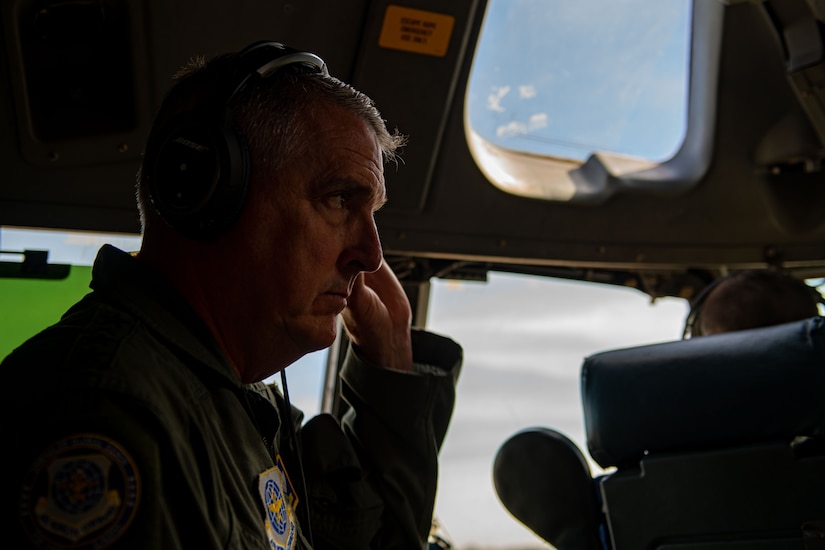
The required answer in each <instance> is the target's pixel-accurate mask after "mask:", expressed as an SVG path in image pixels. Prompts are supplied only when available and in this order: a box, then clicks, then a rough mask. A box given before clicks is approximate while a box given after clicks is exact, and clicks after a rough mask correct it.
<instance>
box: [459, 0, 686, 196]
mask: <svg viewBox="0 0 825 550" xmlns="http://www.w3.org/2000/svg"><path fill="white" fill-rule="evenodd" d="M691 4H692V3H691V0H673V1H668V2H660V1H657V0H621V1H614V0H582V1H577V2H547V1H546V0H520V1H511V0H490V2H489V3H488V5H487V12H486V15H485V19H484V24H483V27H482V30H481V34H480V37H479V41H478V45H477V48H476V53H475V58H474V63H473V68H472V72H471V75H470V83H469V88H468V93H467V102H466V106H465V107H466V111H465V117H466V123H467V131H468V141H469V143H470V147H471V150H472V151H473V155H474V156H475V158H476V160H477V162H478V163H479V165H480V166H481V167H482V170H484V171H485V173H486V174H487V175H488V177H489V178H490V179H491V181H492V182H493V183H494V184H496V185H500V186H503V187H505V188H506V190H509V191H511V192H514V193H516V194H531V193H530V192H520V190H519V189H518V188H517V187H516V188H515V189H514V188H513V186H512V185H508V183H509V182H507V181H502V180H503V179H504V180H506V178H501V177H500V176H501V175H503V174H506V173H508V172H511V171H512V170H511V169H510V168H511V167H510V166H509V165H508V166H507V169H503V168H501V167H500V166H499V164H498V163H500V162H501V161H502V159H501V156H502V155H506V154H507V153H516V154H521V155H528V157H524V156H522V157H520V159H521V161H522V162H523V163H533V164H534V166H533V168H532V170H529V172H531V173H533V174H534V176H535V177H536V178H541V179H542V180H543V181H542V182H541V186H540V187H544V188H545V196H544V197H543V198H550V199H571V198H573V195H575V190H574V189H573V187H574V186H575V180H576V177H572V178H571V179H572V180H573V182H572V184H570V185H572V186H573V187H570V186H568V187H569V192H567V193H565V192H561V188H563V187H564V186H563V185H562V184H561V183H559V184H558V185H557V186H555V187H553V186H552V185H551V184H550V182H548V181H547V180H548V179H550V178H554V177H558V178H564V176H565V175H569V174H568V172H569V171H570V170H574V169H575V168H576V167H578V166H579V165H580V164H581V163H582V162H584V161H586V160H587V159H588V158H590V157H591V156H592V155H594V154H600V155H602V156H603V157H604V158H607V159H610V158H611V157H613V159H612V160H611V161H608V167H609V168H610V169H611V170H613V171H614V172H615V173H614V174H613V175H615V176H620V175H622V174H624V173H627V172H632V171H635V170H640V169H646V168H649V167H651V166H653V165H655V164H658V163H661V162H664V161H667V160H668V159H671V158H672V157H674V155H675V154H676V153H677V152H678V150H679V149H680V147H681V146H682V144H683V142H684V139H685V135H686V129H687V105H688V92H689V90H688V84H689V72H690V71H689V68H690V41H691V16H692V5H691ZM514 29H518V32H514ZM537 157H538V160H540V159H542V158H547V157H549V158H552V159H554V160H556V161H557V162H558V163H560V164H557V165H556V167H555V168H556V169H555V170H554V169H553V167H551V166H549V165H548V166H544V167H542V166H540V165H535V163H536V162H537ZM511 160H512V159H511ZM512 162H513V163H515V162H517V161H516V160H512ZM610 162H612V165H611V164H610ZM559 168H561V169H559ZM517 179H519V180H521V181H524V179H525V177H524V171H522V174H520V177H519V178H517ZM548 186H550V187H548ZM533 187H534V188H535V187H536V186H535V185H534V186H533ZM521 191H524V189H522V190H521ZM532 194H534V195H538V196H541V192H538V193H536V192H533V193H532ZM579 195H580V196H581V193H579Z"/></svg>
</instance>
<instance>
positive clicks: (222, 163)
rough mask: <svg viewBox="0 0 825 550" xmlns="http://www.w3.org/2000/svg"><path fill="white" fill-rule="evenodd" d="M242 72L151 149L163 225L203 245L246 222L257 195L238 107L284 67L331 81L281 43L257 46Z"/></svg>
mask: <svg viewBox="0 0 825 550" xmlns="http://www.w3.org/2000/svg"><path fill="white" fill-rule="evenodd" d="M234 63H235V65H236V67H237V68H236V70H235V71H234V72H233V73H232V74H231V75H230V77H229V78H228V79H227V80H226V81H225V82H223V83H220V85H218V86H216V87H215V88H216V89H215V90H212V91H211V92H210V93H208V94H207V96H206V98H205V99H204V100H203V101H200V102H199V104H198V106H197V107H195V109H194V110H192V111H189V112H187V113H185V114H182V115H179V116H175V117H174V118H173V119H172V120H170V121H169V122H168V123H167V124H164V125H163V127H162V128H160V129H158V130H157V134H156V135H154V136H153V138H152V139H151V140H150V143H149V144H148V145H147V150H146V159H145V162H144V170H146V174H145V178H146V182H147V183H148V187H149V197H150V200H151V202H152V204H153V206H154V208H155V210H156V211H157V213H158V214H159V215H160V217H161V218H162V219H163V220H164V221H165V222H166V223H168V224H169V225H170V226H172V227H173V228H175V229H176V230H177V231H178V232H180V233H182V234H183V235H186V236H187V237H190V238H192V239H195V240H214V239H216V238H217V237H219V236H220V235H221V234H223V233H224V232H225V231H226V230H228V229H229V228H230V227H231V226H232V224H234V223H235V221H236V220H237V218H238V217H239V216H240V213H241V209H242V207H243V204H244V201H245V199H246V195H247V190H248V187H249V172H250V160H249V153H248V150H247V143H246V139H245V138H244V136H243V135H242V134H241V132H240V131H239V129H238V128H237V127H236V125H235V123H234V120H233V116H232V110H231V109H230V104H231V103H232V100H233V99H235V98H236V97H238V95H239V94H240V93H241V92H243V91H244V90H246V89H248V88H249V87H250V86H252V85H255V84H256V83H258V82H260V81H261V80H264V79H266V78H269V77H271V76H272V75H274V74H276V73H277V72H278V71H279V70H281V69H283V68H284V67H288V66H289V67H298V68H299V69H298V70H302V71H305V72H307V73H314V74H322V75H325V76H326V75H329V72H328V70H327V66H326V63H325V62H324V61H323V60H322V59H321V58H320V57H318V56H317V55H315V54H313V53H309V52H304V51H300V50H296V49H293V48H290V47H288V46H285V45H284V44H282V43H280V42H270V41H261V42H255V43H253V44H251V45H249V46H247V47H246V48H244V49H243V50H241V51H240V52H239V53H238V57H237V59H236V60H235V61H234Z"/></svg>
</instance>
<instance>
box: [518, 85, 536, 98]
mask: <svg viewBox="0 0 825 550" xmlns="http://www.w3.org/2000/svg"><path fill="white" fill-rule="evenodd" d="M518 96H519V97H520V98H522V99H531V98H534V97H536V87H535V86H534V85H532V84H523V85H521V86H519V87H518Z"/></svg>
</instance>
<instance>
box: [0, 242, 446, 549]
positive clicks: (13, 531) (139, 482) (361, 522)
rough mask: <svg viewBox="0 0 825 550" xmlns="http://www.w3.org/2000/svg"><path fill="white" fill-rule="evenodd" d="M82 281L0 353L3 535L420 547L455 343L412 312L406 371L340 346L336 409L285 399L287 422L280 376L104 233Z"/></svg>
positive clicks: (155, 545) (71, 540)
mask: <svg viewBox="0 0 825 550" xmlns="http://www.w3.org/2000/svg"><path fill="white" fill-rule="evenodd" d="M91 287H92V289H93V292H92V293H90V294H88V295H87V296H86V297H84V298H83V299H82V300H81V301H80V302H78V303H77V304H76V305H75V306H73V307H72V308H71V309H70V310H69V311H68V312H67V313H66V314H65V315H64V316H63V318H62V319H61V320H60V322H59V323H57V324H56V325H55V326H53V327H50V328H48V329H46V330H44V331H43V332H41V333H40V334H38V335H36V336H35V337H33V338H32V339H30V340H29V341H28V342H26V343H24V344H23V345H22V346H20V347H19V348H18V349H16V350H15V351H14V352H12V353H11V354H10V355H9V356H8V357H7V358H6V359H5V360H4V361H3V363H2V365H0V369H2V370H0V372H2V377H3V380H4V381H5V384H4V386H3V387H4V390H3V394H4V395H3V399H2V400H0V402H2V403H3V404H2V412H3V418H4V419H5V420H4V425H3V428H2V432H3V436H4V437H3V441H4V446H5V448H6V449H7V451H6V453H5V455H6V458H7V459H9V460H10V462H11V464H10V466H8V467H7V468H8V469H7V471H6V475H5V476H3V478H4V480H3V481H2V484H3V486H2V490H3V492H2V497H0V498H2V499H3V512H4V513H3V516H2V517H3V518H4V519H3V522H4V529H3V532H4V534H3V539H4V541H7V542H9V543H10V544H11V546H9V547H13V548H29V547H43V548H67V547H71V548H97V549H102V548H108V547H113V548H130V549H131V548H133V549H141V550H144V549H149V548H151V549H166V548H198V549H213V548H243V549H247V550H253V549H265V548H269V549H279V548H283V549H302V548H310V547H311V546H310V543H309V540H310V538H311V539H312V540H313V541H314V547H315V548H316V550H320V549H324V548H342V549H343V548H346V549H361V548H380V549H382V550H387V549H393V548H398V549H407V548H409V549H421V548H425V547H426V538H427V533H428V531H429V527H430V522H431V518H432V511H433V504H434V499H435V490H436V481H437V472H438V466H437V454H438V451H439V448H440V445H441V443H442V441H443V439H444V436H445V434H446V430H447V426H448V423H449V419H450V416H451V413H452V408H453V402H454V388H455V381H456V378H457V375H458V371H459V368H460V364H461V356H462V352H461V348H460V347H459V346H458V345H457V344H456V343H454V342H453V341H451V340H449V339H447V338H444V337H441V336H438V335H435V334H431V333H427V332H423V331H416V330H414V331H413V347H414V359H415V362H416V369H417V371H418V372H416V373H414V374H410V373H402V372H397V371H391V370H387V369H382V368H379V367H377V366H374V365H370V364H368V363H366V362H365V361H364V360H363V359H361V358H360V357H359V354H358V353H357V350H353V349H350V350H349V352H348V354H347V357H346V359H345V363H344V367H343V369H342V372H341V375H340V377H341V387H342V390H341V392H342V397H343V399H344V400H345V401H346V403H347V405H348V407H349V408H348V412H347V413H346V414H345V415H344V417H343V419H342V420H341V421H339V420H337V419H335V418H333V417H332V416H330V415H325V414H322V415H319V416H317V417H315V418H312V419H311V420H310V421H308V422H307V423H306V424H303V425H302V414H301V413H300V411H298V410H297V409H293V411H292V414H291V418H292V426H293V429H294V430H295V431H296V432H297V434H296V435H295V436H293V437H290V435H289V433H290V426H289V424H288V423H286V422H284V421H283V420H282V419H283V418H284V411H285V410H286V408H285V406H284V402H283V397H282V394H281V393H280V392H279V391H278V390H277V388H275V387H274V386H267V385H265V384H263V383H257V384H252V385H242V384H241V383H240V382H239V380H238V378H237V376H236V375H235V374H234V372H233V371H232V369H231V367H230V365H229V363H228V362H227V360H226V358H225V356H224V354H223V352H222V350H221V349H220V348H219V347H218V345H217V344H216V342H215V341H214V339H213V338H212V336H211V333H210V332H209V331H208V330H207V328H206V326H205V325H204V324H203V323H202V321H201V320H200V318H198V317H197V316H196V315H195V313H194V312H193V311H192V310H191V309H190V308H189V306H188V305H187V304H186V303H185V302H184V301H183V300H182V299H181V297H180V296H179V295H177V294H176V293H175V292H174V290H173V289H172V288H171V287H170V286H169V285H168V284H167V283H166V282H165V281H164V280H161V279H159V278H158V277H157V276H156V275H155V274H154V273H152V272H149V271H148V270H147V269H146V268H145V267H144V266H143V265H142V264H141V263H140V262H139V261H138V260H137V259H135V258H133V257H132V256H131V255H129V254H126V253H124V252H122V251H119V250H117V249H115V248H113V247H110V246H104V247H103V248H102V249H101V251H100V253H99V255H98V258H97V260H96V261H95V265H94V268H93V277H92V284H91ZM293 443H295V444H297V445H298V446H299V447H300V448H301V452H300V453H298V452H296V450H295V449H294V445H293ZM299 456H300V457H301V459H300V461H299V460H298V457H299ZM302 470H303V473H304V475H301V472H302ZM304 480H305V486H304ZM307 509H309V510H310V516H309V518H307V517H306V513H307ZM307 525H309V526H311V536H310V532H309V531H310V529H307V528H306V527H307ZM4 545H5V543H4Z"/></svg>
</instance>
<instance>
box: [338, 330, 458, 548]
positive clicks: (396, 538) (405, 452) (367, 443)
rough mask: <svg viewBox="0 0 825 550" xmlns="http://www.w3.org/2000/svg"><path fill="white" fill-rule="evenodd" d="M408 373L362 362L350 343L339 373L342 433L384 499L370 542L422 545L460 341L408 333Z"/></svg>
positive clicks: (389, 545)
mask: <svg viewBox="0 0 825 550" xmlns="http://www.w3.org/2000/svg"><path fill="white" fill-rule="evenodd" d="M412 343H413V361H414V363H415V365H414V368H415V371H416V372H415V373H406V372H399V371H393V370H390V369H385V368H381V367H379V366H376V365H372V364H369V363H368V362H366V361H365V360H364V359H363V358H362V357H361V356H360V354H359V353H358V349H357V347H352V348H351V349H350V351H349V353H348V355H347V357H346V359H345V361H344V366H343V368H342V371H341V392H342V397H343V399H344V400H345V401H346V402H347V404H348V405H349V409H348V410H347V412H346V413H345V415H344V417H343V419H342V425H343V429H344V433H345V434H346V436H347V437H348V439H349V440H350V442H351V444H352V446H353V449H354V452H355V453H356V454H357V455H358V458H359V460H360V464H361V468H362V470H363V474H362V475H364V476H365V478H366V480H367V482H368V485H369V486H370V487H371V488H372V490H373V491H374V492H375V493H376V494H377V495H378V497H379V499H380V502H381V503H382V505H383V509H382V512H381V517H380V520H379V522H378V524H377V525H376V531H375V536H374V538H373V540H372V541H371V546H370V547H371V548H382V549H406V548H410V549H421V548H425V547H426V544H427V542H426V541H427V536H428V534H429V531H430V526H431V523H432V516H433V507H434V504H435V494H436V486H437V482H438V452H439V450H440V448H441V444H442V442H443V441H444V437H445V435H446V433H447V428H448V425H449V422H450V418H451V416H452V411H453V405H454V403H455V384H456V381H457V378H458V373H459V370H460V367H461V362H462V349H461V347H460V346H459V345H458V344H457V343H455V342H454V341H452V340H450V339H449V338H446V337H443V336H440V335H437V334H434V333H430V332H425V331H419V330H413V331H412Z"/></svg>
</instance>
